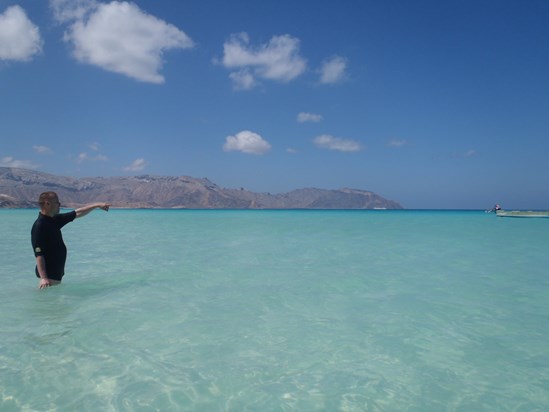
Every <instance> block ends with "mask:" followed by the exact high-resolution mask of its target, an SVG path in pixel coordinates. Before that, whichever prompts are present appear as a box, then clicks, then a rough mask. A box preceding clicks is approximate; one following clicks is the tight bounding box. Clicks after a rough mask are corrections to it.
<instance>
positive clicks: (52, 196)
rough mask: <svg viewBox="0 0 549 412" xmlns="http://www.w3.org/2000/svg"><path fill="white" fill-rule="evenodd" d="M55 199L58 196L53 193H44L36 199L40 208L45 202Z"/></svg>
mask: <svg viewBox="0 0 549 412" xmlns="http://www.w3.org/2000/svg"><path fill="white" fill-rule="evenodd" d="M57 198H58V196H57V193H55V192H44V193H41V194H40V197H39V198H38V204H39V205H40V207H42V206H44V205H45V204H46V202H48V201H50V200H52V199H57Z"/></svg>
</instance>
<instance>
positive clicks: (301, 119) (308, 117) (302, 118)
mask: <svg viewBox="0 0 549 412" xmlns="http://www.w3.org/2000/svg"><path fill="white" fill-rule="evenodd" d="M321 120H322V116H321V115H320V114H314V113H306V112H301V113H299V114H298V115H297V121H298V123H306V122H313V123H318V122H320V121H321Z"/></svg>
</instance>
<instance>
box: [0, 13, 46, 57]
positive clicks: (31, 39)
mask: <svg viewBox="0 0 549 412" xmlns="http://www.w3.org/2000/svg"><path fill="white" fill-rule="evenodd" d="M42 45H43V41H42V38H41V37H40V30H39V29H38V27H37V26H36V25H35V24H34V23H33V22H32V21H30V20H29V18H28V17H27V14H26V13H25V10H23V9H22V8H21V7H20V6H11V7H8V8H7V9H6V11H5V12H4V13H2V14H0V60H15V61H23V62H24V61H29V60H31V59H32V58H33V56H35V55H36V54H39V53H41V52H42Z"/></svg>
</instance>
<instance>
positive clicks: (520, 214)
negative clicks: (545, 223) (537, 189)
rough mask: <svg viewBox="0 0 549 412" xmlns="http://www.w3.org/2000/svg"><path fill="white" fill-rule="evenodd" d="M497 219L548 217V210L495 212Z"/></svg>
mask: <svg viewBox="0 0 549 412" xmlns="http://www.w3.org/2000/svg"><path fill="white" fill-rule="evenodd" d="M495 212H496V215H497V216H499V217H549V210H538V211H536V210H503V209H499V210H496V211H495Z"/></svg>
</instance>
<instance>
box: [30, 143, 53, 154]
mask: <svg viewBox="0 0 549 412" xmlns="http://www.w3.org/2000/svg"><path fill="white" fill-rule="evenodd" d="M32 148H33V150H34V151H35V152H36V153H40V154H51V153H53V151H52V150H51V149H50V148H49V147H47V146H39V145H35V146H33V147H32Z"/></svg>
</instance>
